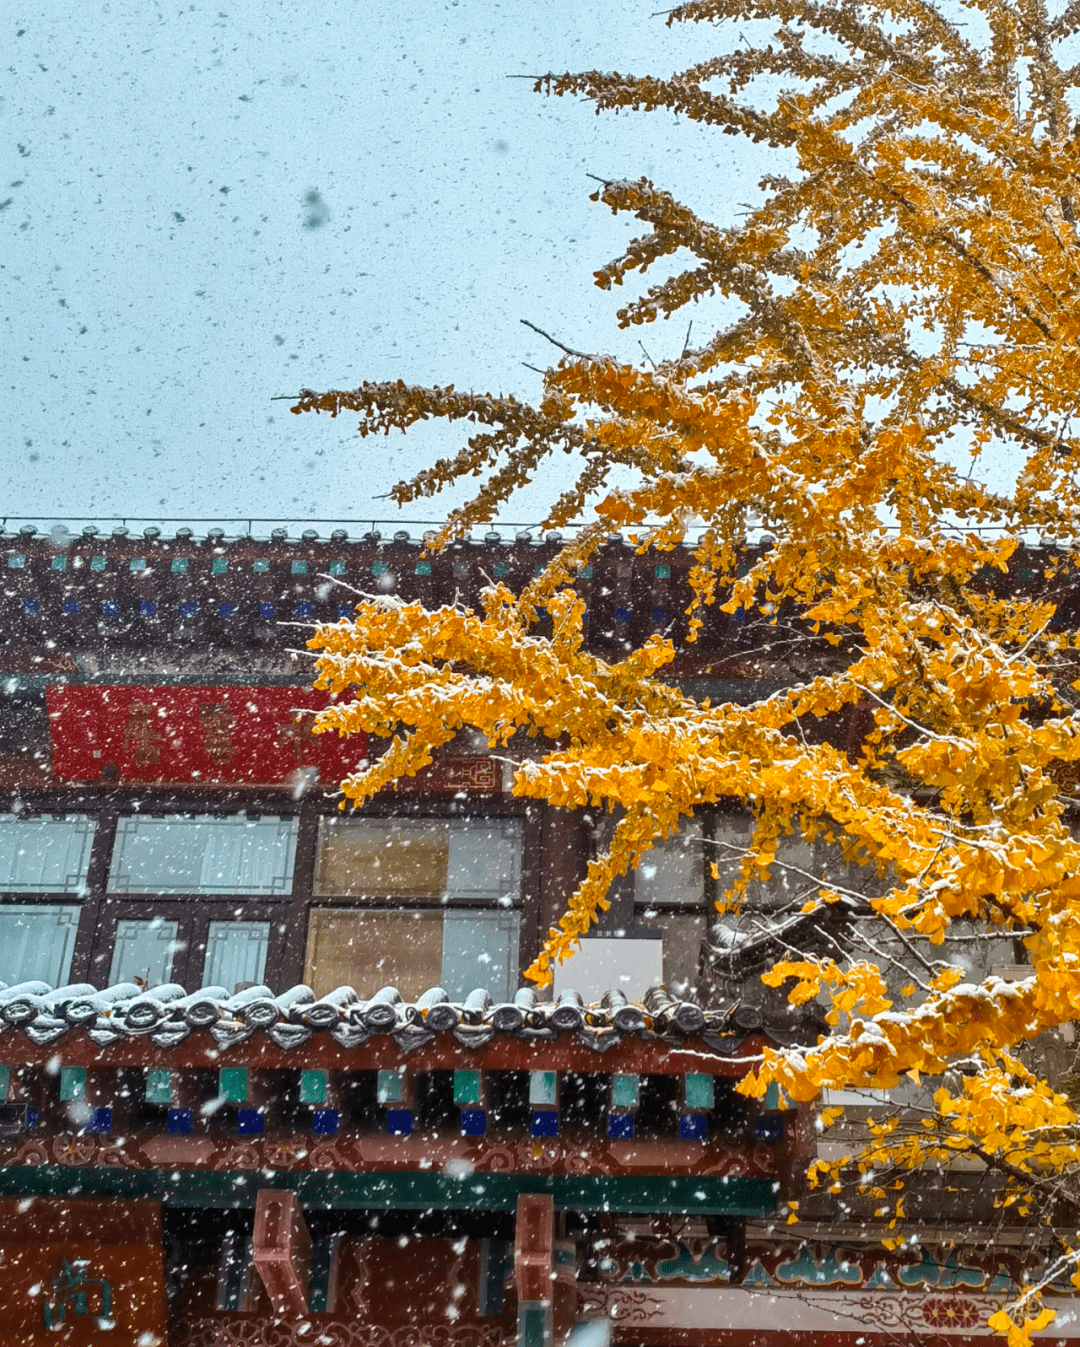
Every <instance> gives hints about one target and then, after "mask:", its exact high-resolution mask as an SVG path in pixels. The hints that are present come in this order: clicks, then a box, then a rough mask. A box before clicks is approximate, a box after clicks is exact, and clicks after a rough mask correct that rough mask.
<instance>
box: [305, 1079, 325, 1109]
mask: <svg viewBox="0 0 1080 1347" xmlns="http://www.w3.org/2000/svg"><path fill="white" fill-rule="evenodd" d="M326 1092H327V1076H326V1072H325V1071H301V1072H300V1102H301V1104H325V1103H326Z"/></svg>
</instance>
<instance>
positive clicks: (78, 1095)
mask: <svg viewBox="0 0 1080 1347" xmlns="http://www.w3.org/2000/svg"><path fill="white" fill-rule="evenodd" d="M60 1098H61V1100H63V1102H64V1103H71V1102H73V1101H75V1100H77V1099H85V1098H86V1067H85V1066H62V1067H61V1068H60Z"/></svg>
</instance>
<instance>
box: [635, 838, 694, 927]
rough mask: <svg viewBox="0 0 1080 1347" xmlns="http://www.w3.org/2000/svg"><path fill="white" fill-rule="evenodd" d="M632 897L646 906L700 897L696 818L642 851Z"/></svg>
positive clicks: (692, 900)
mask: <svg viewBox="0 0 1080 1347" xmlns="http://www.w3.org/2000/svg"><path fill="white" fill-rule="evenodd" d="M634 898H635V899H636V900H637V902H639V903H644V904H646V905H648V906H671V905H672V904H673V903H696V904H700V903H701V902H703V901H704V898H705V855H704V850H703V847H702V843H701V824H700V823H699V822H698V821H697V820H696V819H688V820H686V821H685V822H684V823H683V825H682V830H681V831H680V832H678V833H676V835H675V836H674V837H669V838H667V839H666V840H665V841H663V842H659V843H657V844H656V845H655V846H654V847H653V849H652V850H651V851H648V852H646V853H645V855H644V856H643V857H642V860H641V864H640V865H639V866H638V868H637V869H636V870H635V871H634Z"/></svg>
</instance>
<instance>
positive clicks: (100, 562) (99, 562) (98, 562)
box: [90, 557, 105, 571]
mask: <svg viewBox="0 0 1080 1347" xmlns="http://www.w3.org/2000/svg"><path fill="white" fill-rule="evenodd" d="M90 569H91V570H92V571H103V570H104V569H105V558H104V557H91V558H90Z"/></svg>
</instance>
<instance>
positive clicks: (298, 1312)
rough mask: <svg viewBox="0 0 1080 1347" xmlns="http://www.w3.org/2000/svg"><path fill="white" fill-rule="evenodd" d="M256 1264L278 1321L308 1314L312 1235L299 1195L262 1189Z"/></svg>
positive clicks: (254, 1242) (254, 1243) (257, 1208)
mask: <svg viewBox="0 0 1080 1347" xmlns="http://www.w3.org/2000/svg"><path fill="white" fill-rule="evenodd" d="M252 1262H253V1264H254V1266H255V1271H256V1272H257V1273H258V1274H259V1277H260V1279H261V1280H262V1284H263V1285H264V1286H265V1287H266V1292H267V1295H269V1297H270V1304H271V1305H272V1306H273V1309H274V1314H275V1315H276V1316H277V1318H279V1319H296V1318H299V1317H301V1316H302V1315H305V1314H307V1297H308V1283H309V1281H310V1280H311V1236H310V1235H309V1234H308V1228H307V1226H306V1224H305V1223H304V1217H303V1213H302V1212H301V1210H300V1203H299V1202H298V1201H297V1200H296V1194H295V1193H291V1192H288V1191H287V1190H285V1189H281V1188H262V1189H260V1190H259V1194H258V1196H257V1197H256V1199H255V1234H254V1238H253V1239H252Z"/></svg>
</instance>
